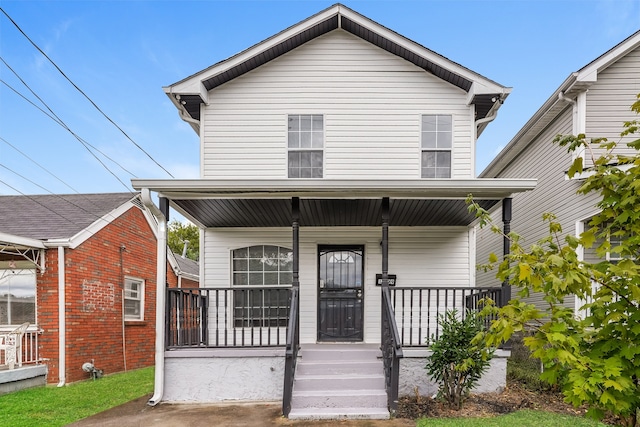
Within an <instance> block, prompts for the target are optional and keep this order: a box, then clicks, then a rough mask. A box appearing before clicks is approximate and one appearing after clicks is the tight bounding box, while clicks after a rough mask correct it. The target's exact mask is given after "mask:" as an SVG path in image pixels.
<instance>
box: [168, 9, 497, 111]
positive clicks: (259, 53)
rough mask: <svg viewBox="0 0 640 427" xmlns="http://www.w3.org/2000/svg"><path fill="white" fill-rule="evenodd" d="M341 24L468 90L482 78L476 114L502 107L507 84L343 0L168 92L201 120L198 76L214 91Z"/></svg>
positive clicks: (476, 98)
mask: <svg viewBox="0 0 640 427" xmlns="http://www.w3.org/2000/svg"><path fill="white" fill-rule="evenodd" d="M338 28H341V29H343V30H344V31H347V32H349V33H351V34H353V35H355V36H357V37H360V38H362V39H363V40H365V41H367V42H369V43H372V44H373V45H375V46H378V47H380V48H381V49H384V50H386V51H387V52H389V53H391V54H393V55H396V56H398V57H400V58H403V59H405V60H407V61H409V62H411V63H412V64H414V65H416V66H418V67H420V68H422V69H423V70H425V71H426V72H428V73H431V74H433V75H435V76H436V77H438V78H440V79H442V80H444V81H446V82H448V83H450V84H452V85H454V86H456V87H458V88H460V89H462V90H464V91H465V92H470V90H471V89H472V86H473V85H474V83H475V82H478V83H479V85H480V86H482V87H484V88H485V89H483V90H482V93H477V94H474V96H473V97H472V99H471V100H470V102H471V103H474V104H475V105H476V119H481V118H484V117H486V116H487V114H488V113H489V111H490V110H491V109H492V108H495V109H497V107H499V104H498V99H501V101H504V98H506V96H507V95H508V94H509V92H510V89H509V88H506V87H504V86H502V85H500V84H498V83H495V82H493V81H491V80H490V79H487V78H486V77H483V76H481V75H479V74H477V73H475V72H473V71H471V70H469V69H467V68H465V67H463V66H461V65H460V64H457V63H455V62H453V61H451V60H450V59H448V58H446V57H444V56H442V55H439V54H437V53H436V52H434V51H431V50H430V49H427V48H425V47H424V46H422V45H420V44H418V43H416V42H414V41H412V40H409V39H407V38H405V37H403V36H401V35H400V34H398V33H396V32H394V31H392V30H389V29H388V28H386V27H383V26H381V25H380V24H378V23H376V22H374V21H371V20H369V19H368V18H366V17H364V16H362V15H360V14H358V13H357V12H355V11H353V10H351V9H349V8H347V7H345V6H343V5H339V4H338V5H335V6H332V7H330V8H328V9H326V10H324V11H322V12H320V13H318V14H316V15H314V16H312V17H311V18H309V19H307V20H305V21H302V22H300V23H299V24H296V25H294V26H292V27H290V28H288V29H286V30H284V31H282V32H280V33H278V34H276V35H275V36H273V37H270V38H269V39H267V40H264V41H263V42H260V43H258V44H256V45H255V46H252V47H250V48H248V49H246V50H245V51H243V52H240V53H239V54H237V55H234V56H232V57H231V58H228V59H226V60H224V61H221V62H218V63H216V64H214V65H212V66H211V67H209V68H207V69H205V70H202V71H200V72H198V73H196V74H194V75H192V76H190V77H188V78H186V79H183V80H181V81H179V82H177V83H174V84H173V85H171V86H168V87H166V88H165V92H166V93H167V95H168V96H169V97H170V98H171V99H172V101H173V102H174V103H175V104H176V106H177V107H178V108H180V106H181V107H182V108H184V109H185V110H186V111H187V112H188V113H189V115H190V116H191V118H193V119H195V120H200V104H201V103H205V100H204V99H202V97H201V95H200V94H199V92H200V91H199V90H197V89H196V86H194V83H195V82H196V81H197V82H198V84H201V85H202V87H204V89H205V90H207V91H209V90H212V89H214V88H216V87H218V86H220V85H222V84H225V83H227V82H229V81H231V80H233V79H235V78H236V77H239V76H241V75H243V74H245V73H248V72H250V71H252V70H255V69H256V68H258V67H260V66H262V65H264V64H265V63H267V62H269V61H271V60H273V59H275V58H278V57H279V56H281V55H284V54H286V53H288V52H290V51H292V50H294V49H295V48H297V47H299V46H301V45H303V44H305V43H307V42H308V41H310V40H313V39H314V38H316V37H319V36H321V35H323V34H326V33H328V32H331V31H333V30H336V29H338ZM177 95H179V96H180V98H179V101H177V100H176V99H174V97H176V96H177ZM203 96H204V95H203Z"/></svg>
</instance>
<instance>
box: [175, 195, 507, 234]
mask: <svg viewBox="0 0 640 427" xmlns="http://www.w3.org/2000/svg"><path fill="white" fill-rule="evenodd" d="M499 201H500V200H479V201H478V203H479V204H480V205H481V206H482V207H483V208H484V209H490V208H491V207H493V206H494V205H495V204H496V203H498V202H499ZM171 202H172V204H173V206H174V207H175V208H176V209H177V210H179V211H180V212H182V213H184V214H186V215H187V216H188V217H192V218H194V219H195V220H197V222H199V223H200V224H202V225H204V226H205V227H289V226H291V199H173V200H172V201H171ZM381 207H382V199H357V200H352V199H301V200H300V226H302V227H318V226H329V227H337V226H372V227H375V226H379V225H380V224H381V218H382V211H381ZM474 219H475V215H474V214H472V213H469V211H468V209H467V205H466V203H465V201H464V200H409V199H392V200H391V202H390V210H389V225H391V226H431V225H441V226H442V225H468V224H470V223H471V222H473V220H474Z"/></svg>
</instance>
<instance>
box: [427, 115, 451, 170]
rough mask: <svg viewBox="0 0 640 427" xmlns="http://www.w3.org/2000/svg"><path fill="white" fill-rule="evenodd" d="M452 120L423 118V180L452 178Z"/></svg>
mask: <svg viewBox="0 0 640 427" xmlns="http://www.w3.org/2000/svg"><path fill="white" fill-rule="evenodd" d="M452 134H453V132H452V118H451V116H450V115H433V114H432V115H424V116H422V136H421V147H422V178H451V147H452V140H453V137H452Z"/></svg>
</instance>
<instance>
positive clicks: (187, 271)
mask: <svg viewBox="0 0 640 427" xmlns="http://www.w3.org/2000/svg"><path fill="white" fill-rule="evenodd" d="M167 258H168V259H169V264H171V268H172V269H173V271H174V273H175V274H176V276H183V277H186V278H187V279H190V280H193V281H199V278H200V264H198V262H197V261H194V260H192V259H189V258H183V257H182V256H181V255H180V254H177V253H175V252H171V251H168V252H167Z"/></svg>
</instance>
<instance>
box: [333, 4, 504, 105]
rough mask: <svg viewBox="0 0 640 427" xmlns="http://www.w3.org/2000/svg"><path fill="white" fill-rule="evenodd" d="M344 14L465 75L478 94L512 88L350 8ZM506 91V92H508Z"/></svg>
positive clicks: (383, 35) (438, 63)
mask: <svg viewBox="0 0 640 427" xmlns="http://www.w3.org/2000/svg"><path fill="white" fill-rule="evenodd" d="M341 13H342V15H344V16H345V17H347V18H349V19H350V20H352V21H355V22H357V23H358V24H359V25H361V26H363V27H365V28H367V29H368V30H370V31H372V32H374V33H376V34H379V35H381V36H382V37H384V38H385V39H387V40H389V41H391V42H393V43H396V44H397V45H399V46H402V47H403V48H405V49H407V50H408V51H410V52H413V53H415V54H416V55H418V56H421V57H423V58H425V59H426V60H428V61H430V62H433V63H434V64H436V65H439V66H440V67H442V68H444V69H446V70H449V71H451V72H452V73H454V74H458V75H460V76H462V77H464V78H465V79H467V80H470V81H471V82H473V84H474V85H478V86H477V87H476V94H483V93H503V91H505V90H508V92H510V91H511V90H510V88H506V87H504V86H502V85H500V84H498V83H496V82H494V81H492V80H490V79H488V78H486V77H484V76H482V75H480V74H478V73H476V72H475V71H472V70H470V69H468V68H466V67H463V66H462V65H460V64H458V63H455V62H453V61H451V60H450V59H447V58H445V57H444V56H442V55H439V54H438V53H436V52H434V51H432V50H429V49H427V48H426V47H424V46H422V45H420V44H418V43H416V42H414V41H413V40H410V39H408V38H406V37H404V36H401V35H400V34H398V33H396V32H394V31H391V30H389V29H388V28H386V27H384V26H382V25H380V24H378V23H377V22H375V21H372V20H370V19H369V18H367V17H365V16H362V15H360V14H357V13H354V12H352V11H350V10H349V9H346V10H345V9H342V10H341ZM508 92H506V93H508Z"/></svg>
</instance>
